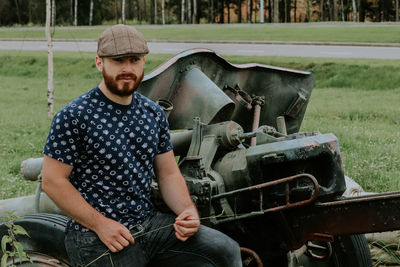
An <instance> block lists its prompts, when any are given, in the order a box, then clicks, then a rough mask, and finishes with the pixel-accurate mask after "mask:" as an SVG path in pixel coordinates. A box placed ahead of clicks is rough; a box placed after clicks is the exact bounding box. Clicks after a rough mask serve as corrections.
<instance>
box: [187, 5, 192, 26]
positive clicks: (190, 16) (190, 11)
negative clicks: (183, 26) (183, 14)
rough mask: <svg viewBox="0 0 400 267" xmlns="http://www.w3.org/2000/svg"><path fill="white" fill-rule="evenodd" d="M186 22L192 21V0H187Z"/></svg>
mask: <svg viewBox="0 0 400 267" xmlns="http://www.w3.org/2000/svg"><path fill="white" fill-rule="evenodd" d="M187 23H188V24H190V23H192V1H191V0H188V1H187Z"/></svg>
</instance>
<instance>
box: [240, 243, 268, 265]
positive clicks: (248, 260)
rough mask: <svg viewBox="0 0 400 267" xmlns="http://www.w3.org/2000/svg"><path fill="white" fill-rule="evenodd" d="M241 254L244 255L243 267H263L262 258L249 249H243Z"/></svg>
mask: <svg viewBox="0 0 400 267" xmlns="http://www.w3.org/2000/svg"><path fill="white" fill-rule="evenodd" d="M240 252H241V253H242V261H243V266H254V264H255V265H256V266H257V267H263V266H264V265H263V263H262V261H261V258H260V256H258V254H257V253H256V252H255V251H254V250H251V249H249V248H245V247H241V248H240ZM243 256H245V258H243ZM253 263H254V264H253Z"/></svg>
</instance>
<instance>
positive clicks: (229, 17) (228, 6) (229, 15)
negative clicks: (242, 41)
mask: <svg viewBox="0 0 400 267" xmlns="http://www.w3.org/2000/svg"><path fill="white" fill-rule="evenodd" d="M226 7H227V9H228V23H231V6H230V4H229V1H226Z"/></svg>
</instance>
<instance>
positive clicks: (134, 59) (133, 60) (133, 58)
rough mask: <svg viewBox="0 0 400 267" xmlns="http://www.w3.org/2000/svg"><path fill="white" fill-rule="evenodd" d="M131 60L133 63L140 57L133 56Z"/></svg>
mask: <svg viewBox="0 0 400 267" xmlns="http://www.w3.org/2000/svg"><path fill="white" fill-rule="evenodd" d="M129 60H130V61H131V62H132V63H133V62H136V61H138V60H139V58H138V57H131V58H130V59H129Z"/></svg>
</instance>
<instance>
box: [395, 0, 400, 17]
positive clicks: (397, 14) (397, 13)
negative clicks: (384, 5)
mask: <svg viewBox="0 0 400 267" xmlns="http://www.w3.org/2000/svg"><path fill="white" fill-rule="evenodd" d="M395 6H396V21H399V0H396V5H395Z"/></svg>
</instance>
